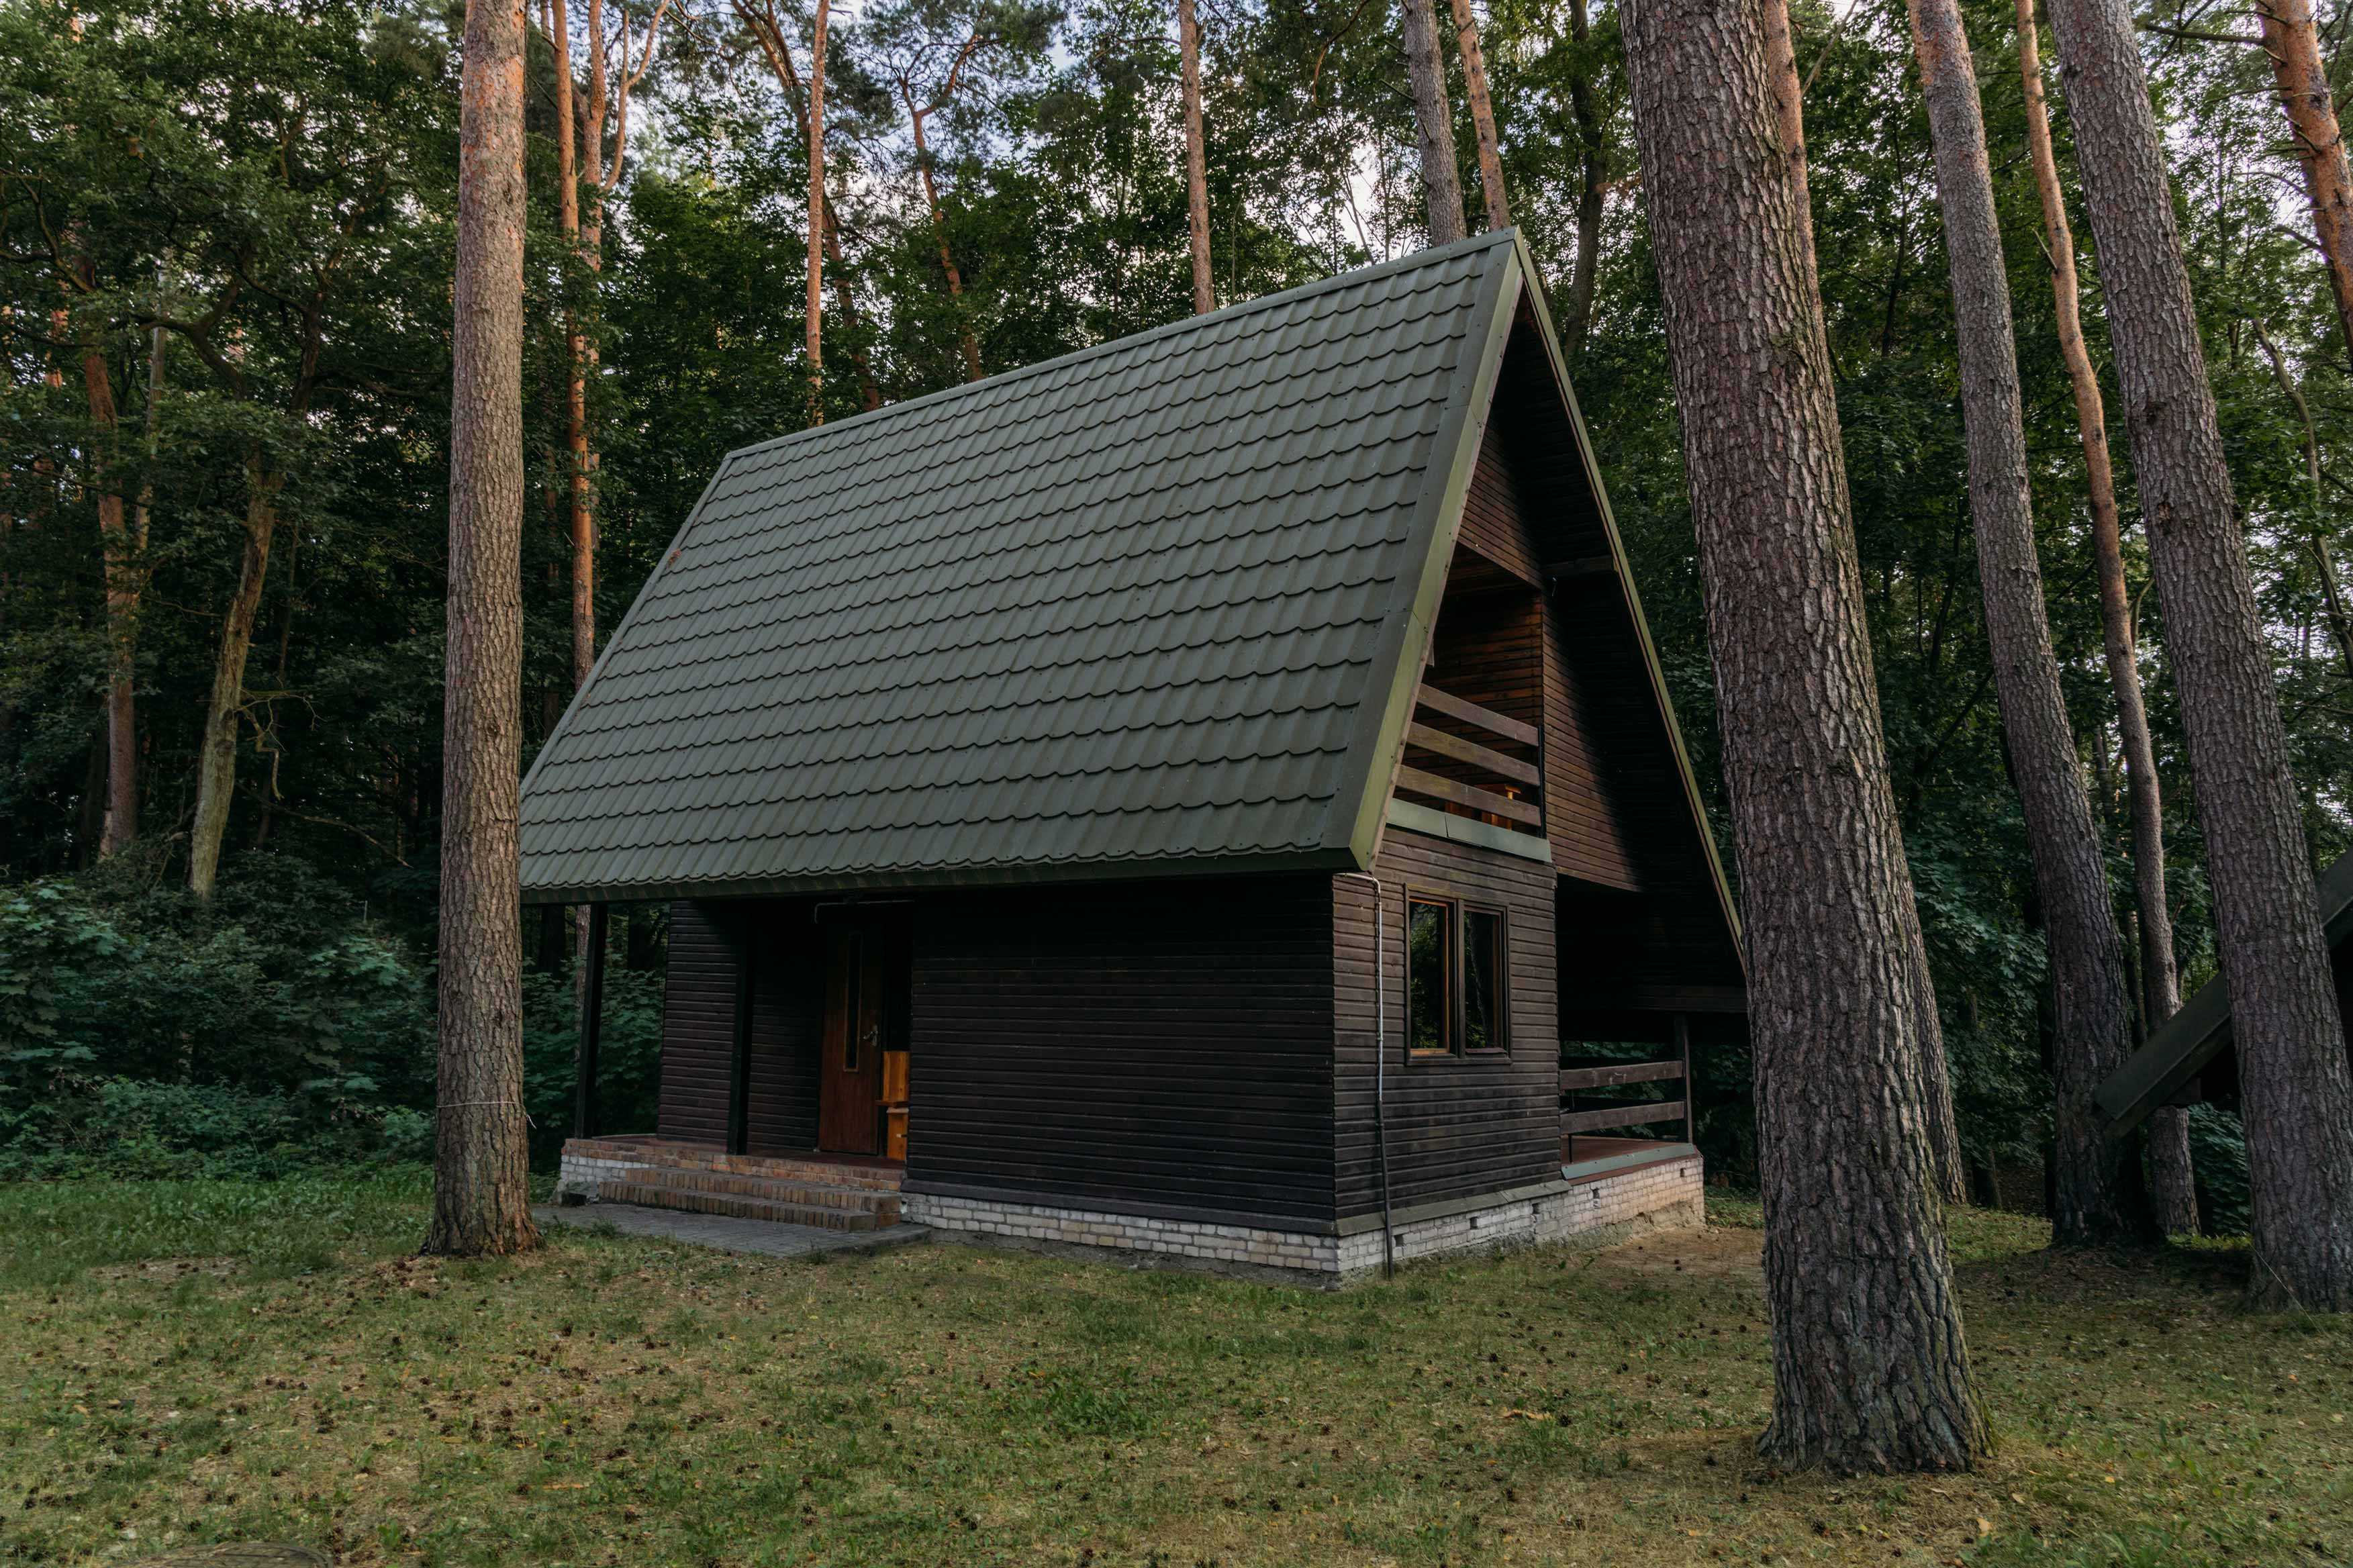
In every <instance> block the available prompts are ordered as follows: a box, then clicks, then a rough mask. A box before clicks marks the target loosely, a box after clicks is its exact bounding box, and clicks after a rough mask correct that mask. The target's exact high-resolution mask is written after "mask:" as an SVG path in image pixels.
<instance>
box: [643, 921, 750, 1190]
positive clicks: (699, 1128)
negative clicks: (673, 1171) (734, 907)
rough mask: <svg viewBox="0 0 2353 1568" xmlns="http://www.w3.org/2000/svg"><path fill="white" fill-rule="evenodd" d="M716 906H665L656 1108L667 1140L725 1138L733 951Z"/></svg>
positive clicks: (719, 1140) (731, 1035) (731, 1042)
mask: <svg viewBox="0 0 2353 1568" xmlns="http://www.w3.org/2000/svg"><path fill="white" fill-rule="evenodd" d="M720 918H721V917H720V915H719V906H717V905H714V904H709V903H698V902H690V901H686V900H681V901H680V902H678V903H674V904H672V905H671V906H670V967H669V969H668V970H667V971H666V972H665V973H664V975H663V984H662V1048H661V1114H660V1117H659V1120H658V1121H657V1123H656V1125H657V1128H658V1130H659V1131H660V1133H661V1135H662V1136H663V1137H665V1138H683V1139H687V1140H690V1141H691V1142H699V1143H723V1142H726V1141H727V1072H728V1065H729V1062H730V1060H731V1059H732V1058H733V1052H734V1038H735V1035H734V1031H735V949H734V945H733V943H732V942H729V940H728V939H727V936H726V934H725V933H724V932H723V931H721V929H720V925H719V920H720Z"/></svg>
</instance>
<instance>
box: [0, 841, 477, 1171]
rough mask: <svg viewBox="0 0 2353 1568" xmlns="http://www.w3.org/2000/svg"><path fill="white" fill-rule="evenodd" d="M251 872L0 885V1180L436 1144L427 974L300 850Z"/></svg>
mask: <svg viewBox="0 0 2353 1568" xmlns="http://www.w3.org/2000/svg"><path fill="white" fill-rule="evenodd" d="M237 870H238V874H237V876H235V877H232V878H230V879H225V880H224V882H223V884H222V886H221V888H220V889H219V892H218V893H217V894H216V898H215V900H214V901H213V903H212V904H211V905H210V906H206V905H203V904H199V903H197V902H195V900H192V899H190V898H188V897H187V896H186V895H185V893H181V892H179V891H177V890H176V889H174V890H168V891H167V890H159V889H147V888H140V887H135V886H133V887H124V886H122V885H121V884H120V883H119V882H117V881H115V880H113V879H110V878H107V877H103V876H101V877H95V878H90V879H81V880H72V879H53V880H48V881H42V882H34V883H29V884H25V885H22V886H18V887H16V888H11V889H5V890H0V1176H17V1177H22V1176H51V1175H67V1174H74V1175H82V1174H93V1173H109V1174H121V1175H135V1176H150V1177H154V1176H175V1177H180V1176H230V1177H239V1178H248V1179H250V1178H267V1177H273V1176H278V1175H283V1174H286V1173H290V1172H291V1171H294V1170H298V1169H304V1168H309V1167H312V1166H317V1165H321V1164H331V1163H346V1162H350V1161H353V1160H360V1159H384V1158H400V1159H407V1158H414V1157H416V1155H417V1152H419V1150H420V1147H429V1143H430V1137H429V1118H427V1117H426V1116H424V1115H423V1114H422V1110H421V1108H422V1107H424V1106H426V1105H428V1104H429V1103H430V1100H431V1096H432V1083H433V1016H432V1008H433V996H432V989H431V984H430V979H429V975H428V973H427V971H426V969H425V968H424V967H423V966H422V965H420V964H419V963H417V962H416V960H415V959H414V958H412V957H411V956H410V955H409V954H408V953H407V952H406V951H405V950H404V949H403V948H402V947H401V945H400V944H399V943H398V942H395V941H394V940H392V939H391V938H389V937H387V936H384V935H382V934H379V933H377V932H375V931H372V930H371V929H370V928H369V926H368V924H367V922H366V920H365V916H364V910H361V909H360V908H359V907H358V906H356V905H355V904H353V902H352V900H350V899H349V898H348V897H347V896H346V895H344V894H343V893H342V892H341V891H339V890H338V889H334V888H332V886H330V885H328V884H325V883H323V882H322V881H320V880H319V879H317V878H316V877H315V876H314V875H312V874H311V873H310V872H308V871H307V870H305V869H304V868H301V867H300V866H299V865H296V864H294V863H291V862H279V861H276V860H275V859H274V858H269V857H248V858H247V859H246V860H245V861H244V862H242V863H240V865H239V866H238V868H237ZM419 1121H426V1122H427V1128H428V1131H427V1135H426V1136H425V1137H424V1138H422V1139H420V1138H419V1136H418V1132H417V1123H418V1122H419Z"/></svg>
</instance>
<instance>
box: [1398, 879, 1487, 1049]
mask: <svg viewBox="0 0 2353 1568" xmlns="http://www.w3.org/2000/svg"><path fill="white" fill-rule="evenodd" d="M1405 909H1406V917H1405V938H1406V940H1405V948H1406V955H1405V984H1406V1003H1405V1023H1406V1030H1405V1034H1406V1050H1407V1052H1408V1053H1409V1055H1412V1056H1415V1057H1425V1058H1427V1057H1452V1056H1497V1055H1501V1054H1503V1053H1504V1052H1506V1051H1508V1050H1509V1049H1510V1047H1511V1037H1510V1031H1509V1028H1508V1026H1507V1024H1506V1022H1505V1019H1506V1016H1507V1014H1508V1011H1509V1007H1510V1002H1511V980H1510V975H1511V950H1510V943H1509V940H1508V936H1507V932H1506V930H1505V926H1504V913H1503V911H1502V910H1494V909H1482V908H1480V907H1478V906H1476V905H1471V904H1465V903H1463V902H1461V900H1455V899H1448V898H1439V897H1436V896H1433V895H1426V894H1409V895H1408V897H1407V899H1406V906H1405Z"/></svg>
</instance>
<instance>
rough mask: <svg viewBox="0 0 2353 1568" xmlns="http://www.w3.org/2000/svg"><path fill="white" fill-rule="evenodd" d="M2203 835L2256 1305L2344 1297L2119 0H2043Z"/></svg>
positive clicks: (2332, 1175)
mask: <svg viewBox="0 0 2353 1568" xmlns="http://www.w3.org/2000/svg"><path fill="white" fill-rule="evenodd" d="M2052 21H2053V23H2054V25H2055V29H2056V32H2057V34H2058V39H2059V57H2060V62H2061V65H2062V67H2063V69H2062V70H2061V73H2060V78H2061V80H2062V82H2063V84H2064V86H2065V88H2066V92H2067V107H2068V110H2069V112H2070V114H2071V116H2072V118H2073V122H2074V127H2075V146H2076V159H2077V163H2078V165H2079V168H2080V171H2081V174H2082V178H2083V184H2084V205H2085V207H2086V209H2087V210H2088V211H2089V213H2090V216H2091V220H2092V237H2093V239H2094V242H2095V244H2096V246H2097V247H2098V255H2099V265H2100V282H2101V286H2102V288H2103V289H2104V291H2105V295H2106V298H2107V301H2108V321H2109V329H2110V335H2111V337H2112V339H2113V341H2114V342H2115V345H2116V377H2117V384H2118V387H2119V389H2120V390H2121V392H2122V393H2123V396H2124V406H2125V410H2126V426H2127V428H2128V429H2129V430H2130V431H2131V434H2132V443H2133V467H2134V474H2135V478H2136V479H2137V481H2138V484H2139V488H2140V494H2141V506H2142V510H2143V513H2144V515H2145V517H2146V518H2147V526H2148V539H2149V557H2150V563H2151V564H2152V566H2153V567H2154V569H2155V573H2156V577H2157V588H2158V594H2159V595H2161V596H2162V600H2163V603H2164V605H2165V624H2166V644H2167V647H2168V651H2169V653H2170V654H2171V656H2172V665H2173V670H2174V684H2175V688H2176V689H2177V691H2178V692H2179V697H2180V702H2181V714H2182V728H2183V730H2184V731H2185V733H2186V735H2187V737H2188V740H2189V763H2190V771H2191V777H2192V779H2193V782H2194V783H2195V784H2196V787H2197V792H2198V816H2199V821H2200V826H2201V827H2202V828H2203V829H2204V831H2205V837H2206V845H2207V878H2208V880H2209V882H2210V884H2211V887H2212V889H2213V899H2214V912H2215V924H2216V928H2217V931H2218V934H2219V936H2220V939H2221V942H2220V945H2221V957H2222V973H2223V974H2224V975H2225V976H2226V977H2227V978H2228V979H2229V981H2230V985H2231V1002H2232V1033H2233V1036H2234V1037H2235V1038H2236V1041H2237V1045H2238V1054H2239V1079H2240V1089H2241V1096H2242V1106H2243V1109H2244V1114H2245V1119H2246V1130H2247V1163H2248V1176H2249V1183H2248V1184H2249V1189H2250V1195H2251V1198H2252V1208H2253V1231H2254V1265H2255V1268H2254V1288H2253V1294H2254V1297H2255V1299H2256V1300H2258V1301H2261V1302H2265V1303H2284V1302H2289V1301H2294V1302H2299V1303H2301V1304H2302V1305H2304V1306H2305V1307H2307V1308H2310V1309H2314V1310H2346V1309H2348V1308H2353V1074H2348V1069H2347V1065H2346V1059H2345V1037H2344V1035H2343V1033H2342V1031H2341V1026H2340V1025H2339V1023H2338V1019H2337V998H2336V995H2335V994H2334V984H2333V982H2332V980H2331V977H2330V974H2329V967H2328V952H2327V948H2326V947H2325V946H2324V945H2323V943H2322V941H2321V933H2320V917H2319V903H2318V900H2317V898H2316V894H2315V890H2314V886H2313V878H2312V867H2311V863H2310V861H2309V859H2308V858H2307V856H2306V847H2305V841H2304V831H2303V826H2302V821H2301V815H2300V812H2299V810H2298V806H2297V802H2296V792H2295V778H2294V776H2293V774H2291V773H2290V772H2289V768H2288V752H2287V732H2286V727H2285V726H2284V724H2283V723H2282V722H2281V721H2280V712H2279V706H2278V701H2277V699H2276V697H2275V695H2274V690H2273V687H2272V669H2271V660H2270V658H2269V655H2268V653H2267V652H2266V650H2265V647H2264V646H2263V631H2262V626H2261V623H2260V620H2259V617H2258V614H2257V609H2256V605H2255V595H2254V585H2253V581H2252V579H2251V578H2250V576H2249V574H2248V570H2247V555H2246V545H2245V542H2244V540H2243V539H2242V537H2241V534H2240V531H2239V520H2238V514H2237V510H2236V507H2235V506H2234V504H2233V502H2232V495H2231V479H2230V472H2229V469H2228V468H2226V467H2225V466H2224V462H2223V456H2222V444H2221V435H2220V433H2219V430H2218V428H2217V426H2216V423H2215V413H2214V395H2213V392H2212V389H2211V387H2210V386H2209V384H2208V383H2207V379H2206V364H2205V360H2204V358H2203V355H2202V353H2201V352H2200V344H2199V337H2198V320H2197V315H2196V312H2195V311H2194V310H2193V309H2192V306H2191V303H2190V298H2189V275H2188V273H2187V272H2186V271H2185V269H2184V268H2183V265H2182V259H2181V245H2180V238H2179V235H2178V234H2177V233H2176V232H2175V229H2174V225H2173V198H2172V190H2171V186H2170V184H2169V183H2168V177H2167V171H2166V160H2165V153H2164V149H2163V146H2162V144H2161V142H2160V141H2159V139H2158V128H2157V117H2156V114H2155V112H2154V110H2152V109H2151V107H2150V105H2149V100H2148V82H2147V77H2146V75H2145V73H2144V71H2143V68H2142V65H2141V58H2140V52H2139V48H2138V46H2137V40H2136V38H2135V37H2134V32H2133V19H2132V13H2131V10H2130V8H2129V7H2128V6H2127V5H2126V4H2125V0H2059V3H2058V4H2056V5H2053V6H2052Z"/></svg>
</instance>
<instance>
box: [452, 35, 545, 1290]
mask: <svg viewBox="0 0 2353 1568" xmlns="http://www.w3.org/2000/svg"><path fill="white" fill-rule="evenodd" d="M522 69H523V29H522V11H521V10H520V8H519V7H518V6H517V5H515V4H514V3H513V0H469V4H468V5H467V7H466V43H465V74H464V78H463V87H462V93H463V104H464V108H463V114H462V119H461V123H460V132H459V150H458V172H459V184H458V270H457V287H456V330H455V333H454V336H453V338H452V342H451V358H452V361H453V363H454V365H455V368H456V374H455V378H454V381H453V384H452V386H451V391H450V421H449V609H448V652H447V659H448V675H447V687H446V691H445V694H444V698H443V717H442V726H443V762H442V811H441V933H440V934H441V965H440V967H441V977H440V1016H439V1027H440V1072H439V1082H438V1094H437V1100H436V1105H437V1109H438V1125H437V1129H436V1133H437V1136H436V1139H435V1144H434V1163H433V1223H432V1228H431V1230H430V1231H429V1232H428V1233H427V1237H426V1241H425V1250H426V1251H427V1252H438V1253H454V1254H458V1255H460V1256H476V1255H481V1254H498V1253H509V1252H517V1251H522V1250H523V1249H525V1248H528V1247H533V1246H536V1245H537V1244H538V1240H539V1236H538V1232H537V1230H536V1229H535V1228H534V1227H533V1224H532V1218H531V1205H530V1194H529V1189H528V1186H527V1184H526V1176H527V1174H528V1171H529V1161H530V1145H529V1142H528V1139H527V1137H526V1134H525V1131H524V1121H523V1110H522V885H521V864H520V861H519V859H518V849H517V843H516V817H517V814H518V810H519V805H520V802H519V786H520V783H521V781H520V777H519V770H518V763H519V761H520V758H521V748H522V507H523V465H522V255H523V173H522V171H523V117H522V102H523V95H522V79H523V78H522Z"/></svg>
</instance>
